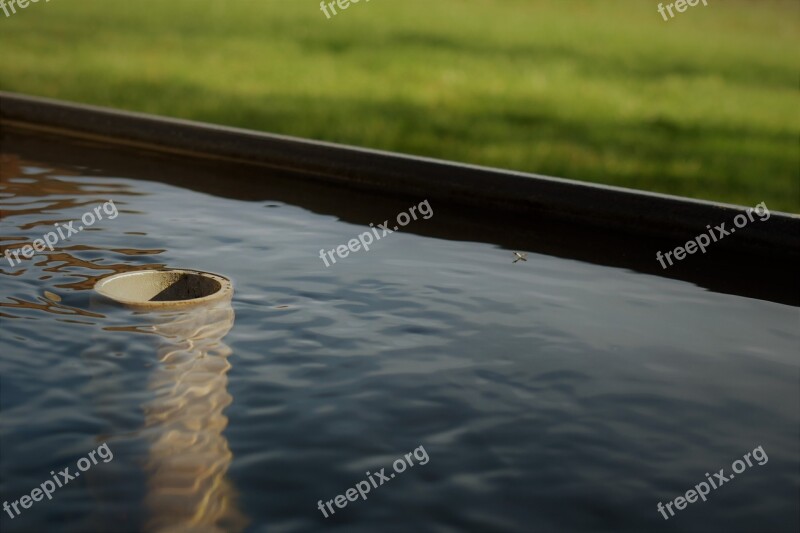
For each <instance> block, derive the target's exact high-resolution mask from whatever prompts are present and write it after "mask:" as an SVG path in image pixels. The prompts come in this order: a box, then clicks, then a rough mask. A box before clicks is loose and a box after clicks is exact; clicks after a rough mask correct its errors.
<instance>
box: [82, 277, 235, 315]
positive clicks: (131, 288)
mask: <svg viewBox="0 0 800 533" xmlns="http://www.w3.org/2000/svg"><path fill="white" fill-rule="evenodd" d="M94 289H95V291H97V292H98V293H99V294H101V295H102V296H105V297H106V298H110V299H111V300H114V301H115V302H117V303H120V304H123V305H126V306H129V307H138V308H148V309H165V308H176V307H189V306H195V305H202V304H207V303H211V302H217V301H220V300H224V299H226V298H228V299H229V298H230V297H231V294H232V293H233V286H232V284H231V281H230V280H229V279H228V278H225V277H223V276H219V275H217V274H211V273H210V272H201V271H199V270H183V269H175V270H135V271H133V272H124V273H122V274H114V275H112V276H108V277H107V278H103V279H101V280H100V281H98V282H97V283H96V284H95V286H94Z"/></svg>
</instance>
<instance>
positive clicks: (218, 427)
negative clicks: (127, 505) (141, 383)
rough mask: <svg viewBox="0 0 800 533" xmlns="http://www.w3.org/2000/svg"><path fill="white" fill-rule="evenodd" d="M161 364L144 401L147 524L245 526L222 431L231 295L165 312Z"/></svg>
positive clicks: (153, 527)
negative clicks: (147, 451)
mask: <svg viewBox="0 0 800 533" xmlns="http://www.w3.org/2000/svg"><path fill="white" fill-rule="evenodd" d="M163 318H164V321H163V322H160V323H158V324H156V325H155V327H154V331H155V333H157V334H159V335H161V336H162V337H163V344H162V346H161V347H160V348H159V351H158V360H159V364H158V366H157V368H156V369H155V370H154V371H153V375H152V377H151V380H150V389H151V390H152V391H153V394H154V398H153V400H152V401H151V402H149V403H148V404H147V405H146V406H145V425H146V428H145V435H146V437H147V438H148V439H149V440H150V442H151V446H150V456H149V458H148V461H147V471H148V478H149V481H148V493H147V499H146V503H147V507H148V510H149V513H150V516H149V520H148V522H147V526H146V527H147V529H148V531H161V532H166V531H220V532H222V531H240V530H242V529H244V527H245V525H246V519H245V518H244V515H243V514H242V513H241V512H240V511H239V510H238V509H237V508H236V506H235V503H234V500H235V491H234V489H233V487H232V485H231V484H230V483H229V482H228V481H227V480H226V478H225V474H226V472H227V470H228V468H229V466H230V463H231V460H232V459H233V454H232V453H231V451H230V449H229V448H228V441H227V439H226V438H225V437H224V436H223V434H222V432H223V430H224V429H225V427H226V426H227V424H228V418H227V417H226V416H225V415H224V414H223V410H224V409H225V408H226V407H227V406H228V405H230V404H231V402H232V401H233V398H232V397H231V395H230V394H229V393H228V391H227V383H228V378H227V373H228V370H230V368H231V365H230V363H229V362H228V357H229V356H230V355H231V349H230V348H229V347H228V346H227V345H226V344H224V343H223V342H222V338H223V337H224V336H225V335H226V334H227V333H228V331H230V329H231V328H232V327H233V320H234V313H233V308H232V307H231V304H230V299H228V300H227V301H224V302H222V303H220V304H215V305H213V306H212V307H206V308H200V309H192V310H189V311H186V312H181V313H174V314H171V315H165V316H164V317H163Z"/></svg>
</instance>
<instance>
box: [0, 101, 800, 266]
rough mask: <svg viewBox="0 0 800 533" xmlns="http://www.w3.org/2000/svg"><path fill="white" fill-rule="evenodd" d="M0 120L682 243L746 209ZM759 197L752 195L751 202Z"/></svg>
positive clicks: (754, 240) (237, 132)
mask: <svg viewBox="0 0 800 533" xmlns="http://www.w3.org/2000/svg"><path fill="white" fill-rule="evenodd" d="M0 125H7V126H14V127H17V128H23V129H29V130H38V131H48V132H52V133H58V134H59V135H66V136H71V137H78V138H88V139H96V140H98V141H101V142H103V143H112V144H123V145H127V146H135V147H140V148H145V149H148V150H153V151H156V152H163V153H172V154H180V155H187V156H191V157H196V158H211V159H222V160H228V161H239V162H242V163H248V164H256V165H262V166H266V167H270V168H275V169H283V170H289V171H292V172H295V173H300V174H302V175H304V176H306V177H308V178H309V179H313V180H318V181H323V182H328V183H333V184H337V185H341V186H347V187H354V188H358V189H363V190H367V191H376V192H382V193H390V194H404V195H417V196H421V197H425V198H429V199H432V200H434V199H443V200H446V201H448V202H454V203H458V204H462V205H465V206H470V207H472V208H475V209H479V210H500V211H513V212H521V213H526V212H531V213H534V212H535V213H536V215H537V216H539V217H541V216H547V217H553V218H554V219H563V220H568V221H570V222H577V223H579V224H590V225H591V227H592V229H593V230H594V231H597V230H603V229H609V230H611V229H613V230H617V231H623V232H625V233H631V234H637V235H641V236H649V237H659V238H676V239H678V240H681V239H682V240H683V241H684V242H685V241H686V240H688V239H690V238H692V237H694V236H695V235H697V234H699V233H702V232H704V231H705V228H706V225H707V224H711V225H712V226H714V225H716V224H720V223H722V222H725V223H727V224H728V226H730V224H732V220H733V217H734V216H736V215H737V214H739V213H741V212H742V211H743V210H744V209H746V207H742V206H735V205H729V204H721V203H714V202H707V201H700V200H693V199H689V198H682V197H677V196H669V195H662V194H655V193H649V192H642V191H635V190H631V189H623V188H619V187H608V186H602V185H595V184H590V183H582V182H577V181H572V180H566V179H560V178H552V177H546V176H539V175H533V174H525V173H521V172H512V171H506V170H499V169H493V168H486V167H478V166H474V165H465V164H460V163H453V162H448V161H441V160H436V159H430V158H422V157H415V156H408V155H403V154H397V153H391V152H383V151H378V150H370V149H364V148H357V147H352V146H344V145H337V144H332V143H326V142H318V141H310V140H306V139H300V138H293V137H287V136H281V135H272V134H266V133H260V132H254V131H249V130H243V129H238V128H231V127H225V126H216V125H211V124H204V123H198V122H191V121H186V120H179V119H172V118H165V117H159V116H153V115H146V114H141V113H131V112H125V111H117V110H112V109H106V108H101V107H95V106H88V105H81V104H72V103H67V102H60V101H56V100H49V99H43V98H36V97H29V96H23V95H17V94H12V93H7V92H0ZM761 201H762V199H761V198H753V205H755V204H757V203H759V202H761ZM747 207H752V205H751V206H747ZM768 207H769V206H768ZM717 246H718V247H720V248H729V249H735V250H737V251H740V252H746V251H753V252H757V253H760V254H767V255H772V256H784V257H785V256H787V255H788V256H797V255H799V254H800V217H798V216H796V215H790V214H786V213H778V212H774V211H771V217H770V219H769V221H767V223H759V224H749V225H748V231H746V232H742V233H740V234H738V235H737V236H736V238H735V239H725V240H723V241H720V242H719V243H718V244H717Z"/></svg>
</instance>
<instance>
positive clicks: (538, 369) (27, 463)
mask: <svg viewBox="0 0 800 533" xmlns="http://www.w3.org/2000/svg"><path fill="white" fill-rule="evenodd" d="M102 157H107V154H100V153H99V149H98V156H97V158H96V159H94V158H90V159H89V160H86V161H85V162H83V163H82V165H75V164H74V162H72V161H67V158H59V157H56V156H53V155H49V156H48V155H47V154H46V153H45V154H43V155H39V156H37V157H32V156H31V155H30V154H21V153H15V152H11V151H5V152H4V153H3V155H2V172H3V178H2V179H3V182H2V185H3V188H2V198H0V204H1V205H2V213H3V219H2V227H0V244H2V246H3V250H5V249H8V248H11V249H16V248H18V247H20V246H22V245H23V244H26V243H30V242H31V241H32V240H33V239H35V238H38V237H40V236H41V235H43V234H44V233H46V232H48V231H51V229H52V228H53V224H54V223H56V222H61V223H63V222H65V221H68V220H75V219H79V218H80V216H81V215H82V214H83V213H84V212H86V211H88V210H92V209H93V208H94V207H96V206H99V205H101V204H102V203H103V202H107V201H108V200H113V202H114V205H115V206H116V207H117V209H118V216H117V217H116V218H114V219H113V220H109V219H107V218H104V220H102V221H98V222H97V223H95V224H94V225H93V226H92V227H91V228H88V229H86V230H85V231H82V232H80V233H78V234H77V235H73V236H72V237H71V239H70V240H69V241H65V242H61V243H59V244H58V245H57V246H56V248H55V250H54V251H53V252H50V251H47V252H45V253H39V254H37V255H36V256H35V257H34V259H32V260H24V261H23V262H22V264H20V265H17V266H14V267H12V266H10V265H9V263H8V261H7V260H6V259H2V267H1V270H0V275H2V277H1V278H0V279H1V280H2V298H0V317H2V318H1V320H2V353H0V499H1V500H3V501H6V500H8V501H15V500H18V499H19V498H21V497H22V496H23V495H25V494H30V492H31V490H32V489H34V488H36V487H37V486H39V485H40V484H41V483H43V482H44V481H46V480H48V479H51V478H52V476H51V475H50V471H51V470H53V471H57V470H62V469H63V468H65V467H68V466H69V467H71V469H72V470H73V471H75V464H76V462H77V461H78V459H80V458H81V457H85V456H87V454H88V453H89V452H91V451H93V450H96V449H97V448H98V446H100V445H101V444H102V443H106V444H107V445H108V448H109V449H110V450H111V451H112V452H113V459H112V460H109V461H108V462H102V461H100V462H99V463H98V464H97V465H94V466H92V467H91V468H90V469H89V470H88V471H86V472H84V473H83V475H82V476H81V477H79V478H76V479H74V480H72V481H70V482H69V484H68V485H66V486H64V487H62V488H59V489H58V490H57V491H55V492H54V493H53V495H52V500H50V501H48V500H46V499H45V500H43V501H39V502H34V503H33V505H32V506H31V507H30V508H29V509H25V510H22V509H20V510H22V514H21V515H20V516H17V517H16V518H14V519H13V520H12V519H11V518H10V517H9V515H8V514H7V513H6V512H5V511H3V512H2V515H1V516H0V529H1V530H2V531H3V532H4V533H5V532H15V531H74V532H84V531H136V530H145V529H148V530H159V529H166V528H168V527H174V528H175V529H174V530H175V531H186V530H194V531H215V530H216V531H239V530H247V531H285V532H289V531H314V530H325V529H331V530H338V531H357V532H374V531H397V532H411V531H434V532H450V531H453V532H455V531H476V532H482V531H519V532H529V531H698V532H699V531H725V532H728V531H786V532H794V531H798V528H799V527H800V523H799V519H798V515H799V514H800V503H798V502H799V501H800V499H798V496H800V450H799V448H800V362H799V360H798V352H799V351H800V337H798V325H799V323H800V321H799V319H800V314H799V313H798V309H797V308H795V307H790V306H787V305H782V304H779V303H773V302H768V301H762V300H757V299H753V298H747V297H742V296H736V295H731V294H721V293H714V292H708V291H707V290H705V289H703V288H700V287H698V286H695V285H693V284H691V283H687V282H682V281H676V280H671V279H666V278H662V277H657V276H654V275H648V274H642V273H638V272H634V271H632V270H628V269H624V268H616V267H610V266H602V265H598V264H592V263H587V262H581V261H578V260H573V259H567V258H563V257H556V256H552V255H547V254H543V253H540V252H537V250H535V249H528V250H520V251H524V252H527V253H528V256H527V261H519V262H517V263H513V262H512V260H513V259H514V256H513V254H512V250H509V249H507V248H504V247H502V246H499V245H498V244H497V243H492V242H486V240H485V239H483V238H475V240H471V239H470V233H469V229H468V228H465V229H464V230H463V231H464V234H463V235H461V237H460V238H459V239H446V238H436V237H432V236H425V235H420V234H418V233H416V232H415V230H414V228H415V227H417V228H420V227H422V226H425V225H435V224H442V223H444V220H443V219H444V217H446V216H447V214H446V213H442V212H441V211H440V212H439V213H437V206H436V204H435V203H434V202H431V203H430V205H431V207H432V209H433V212H434V215H433V217H432V218H431V219H430V220H423V219H421V218H420V219H419V220H417V221H413V222H411V224H409V226H408V228H407V230H406V231H399V232H397V233H394V234H392V235H390V236H387V237H386V238H385V239H382V240H380V241H378V242H376V243H374V244H373V247H372V249H371V250H370V251H369V252H365V251H359V252H356V253H353V254H351V255H350V256H349V257H347V258H346V259H339V260H338V262H337V263H336V264H335V265H332V266H330V267H329V268H326V267H325V265H324V264H323V262H322V261H321V259H320V258H319V251H320V249H321V248H324V249H330V248H334V247H336V246H338V245H342V244H346V243H347V242H348V241H349V240H350V239H353V238H355V237H356V236H357V235H358V234H359V233H361V232H363V231H365V230H367V229H369V228H368V226H367V224H366V223H364V224H355V223H352V222H347V221H345V220H342V218H340V217H336V216H331V215H329V214H325V213H320V212H319V211H318V210H313V209H309V208H307V207H303V206H304V205H306V204H305V203H304V200H303V198H304V194H307V195H308V200H309V201H311V200H312V199H313V200H314V201H315V202H320V201H322V200H321V198H322V197H326V194H324V193H322V192H320V191H319V190H317V189H304V187H303V186H302V185H297V187H296V188H297V190H298V192H297V193H296V194H297V201H296V202H287V201H285V198H286V195H285V194H277V193H276V194H275V195H274V196H273V197H270V193H269V190H267V192H266V193H264V192H261V193H259V194H258V195H254V199H251V200H249V201H247V200H241V199H235V198H232V197H230V196H238V197H246V196H247V194H248V190H247V185H243V184H242V183H240V182H238V181H237V180H236V179H234V178H233V177H232V176H218V180H217V183H218V186H219V187H220V188H222V189H229V191H237V194H231V195H226V194H209V193H207V192H200V191H198V190H195V188H194V187H193V186H192V178H191V176H189V177H187V178H186V186H176V185H174V184H166V183H159V182H156V181H143V180H142V179H132V178H134V177H137V178H138V174H134V173H133V172H131V173H125V172H124V171H120V170H119V169H116V168H115V169H112V168H111V167H106V166H103V165H102V164H100V165H99V164H98V161H101V160H102ZM136 164H137V163H136V162H135V161H134V162H132V163H131V167H133V166H135V165H136ZM264 179H266V176H265V177H264ZM256 196H257V198H255V197H256ZM424 199H425V198H424V197H420V198H416V199H415V200H409V201H406V199H395V200H393V201H389V200H387V201H386V202H383V203H381V202H378V201H375V200H372V201H370V200H369V199H365V197H364V196H363V195H355V194H354V195H353V196H347V195H340V196H339V197H336V198H334V199H331V198H328V200H329V201H331V202H338V203H339V204H340V205H341V206H342V207H341V209H342V210H345V211H346V210H348V209H349V206H352V209H354V210H359V209H360V210H362V211H363V210H365V209H368V210H371V211H369V212H370V217H371V218H369V219H368V220H371V221H373V222H376V223H379V222H382V221H383V220H384V219H390V218H391V219H393V218H394V217H395V216H396V214H397V213H398V212H399V211H400V210H402V209H405V208H407V207H410V206H411V205H416V204H418V203H419V202H421V201H422V200H424ZM364 204H370V205H369V206H365V205H364ZM437 217H442V218H441V219H440V218H437ZM514 230H515V229H514V228H509V229H508V231H509V232H513V231H514ZM587 245H588V244H587ZM153 265H155V266H157V267H161V266H166V267H176V268H178V267H189V268H196V269H200V270H208V271H212V272H217V273H220V274H222V275H225V276H227V277H229V278H231V279H232V280H233V282H234V285H235V293H234V298H233V302H232V308H231V307H229V308H227V309H219V310H217V311H216V313H217V314H215V315H213V316H211V315H210V314H206V315H202V316H188V317H187V316H184V315H180V314H172V315H152V314H141V313H139V314H137V313H133V312H131V311H127V310H124V309H118V308H114V307H109V306H106V305H102V304H101V303H100V302H98V301H96V300H93V298H92V291H91V287H92V286H93V284H94V282H95V281H96V280H97V279H99V278H101V277H103V276H106V275H109V274H112V273H114V272H121V271H126V270H130V269H133V268H143V267H146V266H153ZM175 354H177V355H175ZM173 356H174V357H177V358H178V359H174V360H173V359H170V358H171V357H173ZM186 365H189V366H186ZM187 369H188V370H187ZM759 446H761V447H762V449H763V451H764V453H765V455H766V457H768V460H767V461H766V463H765V464H763V465H761V466H759V465H758V463H757V462H756V461H755V460H752V463H753V466H752V467H749V468H746V469H745V470H744V471H743V472H741V473H740V474H737V475H736V477H735V478H734V479H731V480H730V481H729V482H727V483H725V484H724V485H722V486H720V487H719V488H718V489H716V490H711V491H710V494H709V495H708V501H705V502H703V501H698V502H696V503H692V504H690V505H688V507H687V508H686V509H684V510H681V511H678V512H677V514H676V516H674V517H671V518H670V519H669V520H668V521H665V520H664V518H663V517H662V516H661V514H659V512H658V511H657V509H656V505H657V504H658V503H659V502H663V503H665V504H666V503H667V502H668V501H671V500H673V499H674V498H676V497H678V496H681V495H683V494H685V493H686V491H687V490H689V489H692V488H693V487H694V486H695V485H697V484H698V483H701V482H703V481H706V475H705V474H706V473H707V472H708V473H709V474H713V473H715V472H719V470H720V469H725V473H726V475H729V474H730V473H731V472H732V470H731V463H732V462H733V461H735V460H736V459H740V458H742V456H743V455H745V454H747V453H748V452H752V451H753V450H754V449H755V448H757V447H759ZM420 447H422V448H420ZM414 450H417V456H416V458H415V456H414V455H413V451H414ZM410 452H412V456H411V458H412V459H413V462H414V464H415V466H413V467H409V468H407V469H406V470H405V471H404V472H402V473H397V474H396V476H395V477H394V478H390V481H389V482H386V483H384V484H383V485H379V486H378V487H377V488H375V487H374V486H371V490H370V492H369V494H367V498H368V499H367V500H366V501H363V500H362V499H361V498H359V499H358V500H357V501H355V502H350V503H348V504H347V506H346V507H345V508H343V509H340V508H337V507H336V506H335V505H334V509H336V514H335V515H333V516H331V517H329V518H325V517H324V516H323V513H322V512H321V511H320V510H319V509H318V508H317V502H318V501H319V500H324V501H328V500H333V499H334V498H335V497H336V496H337V495H340V494H342V495H344V494H345V493H346V491H347V490H348V489H349V488H351V487H355V486H356V484H358V483H359V482H362V481H364V480H366V479H367V474H366V472H367V471H369V472H371V473H375V472H379V471H380V469H381V468H385V469H386V470H385V475H386V476H389V474H390V473H394V472H395V470H394V469H393V467H392V464H393V462H394V461H395V460H396V459H398V458H402V457H403V456H405V455H406V454H408V453H410ZM423 452H424V453H423ZM758 453H759V452H757V454H758ZM425 458H427V461H426V460H425ZM422 462H425V464H421V463H422ZM762 462H763V461H762ZM712 477H713V476H712ZM373 479H375V481H377V480H378V478H377V477H375V476H373Z"/></svg>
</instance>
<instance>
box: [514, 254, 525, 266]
mask: <svg viewBox="0 0 800 533" xmlns="http://www.w3.org/2000/svg"><path fill="white" fill-rule="evenodd" d="M514 255H515V256H517V258H516V259H514V262H515V263H516V262H517V261H527V260H528V254H524V253H522V252H514Z"/></svg>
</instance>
